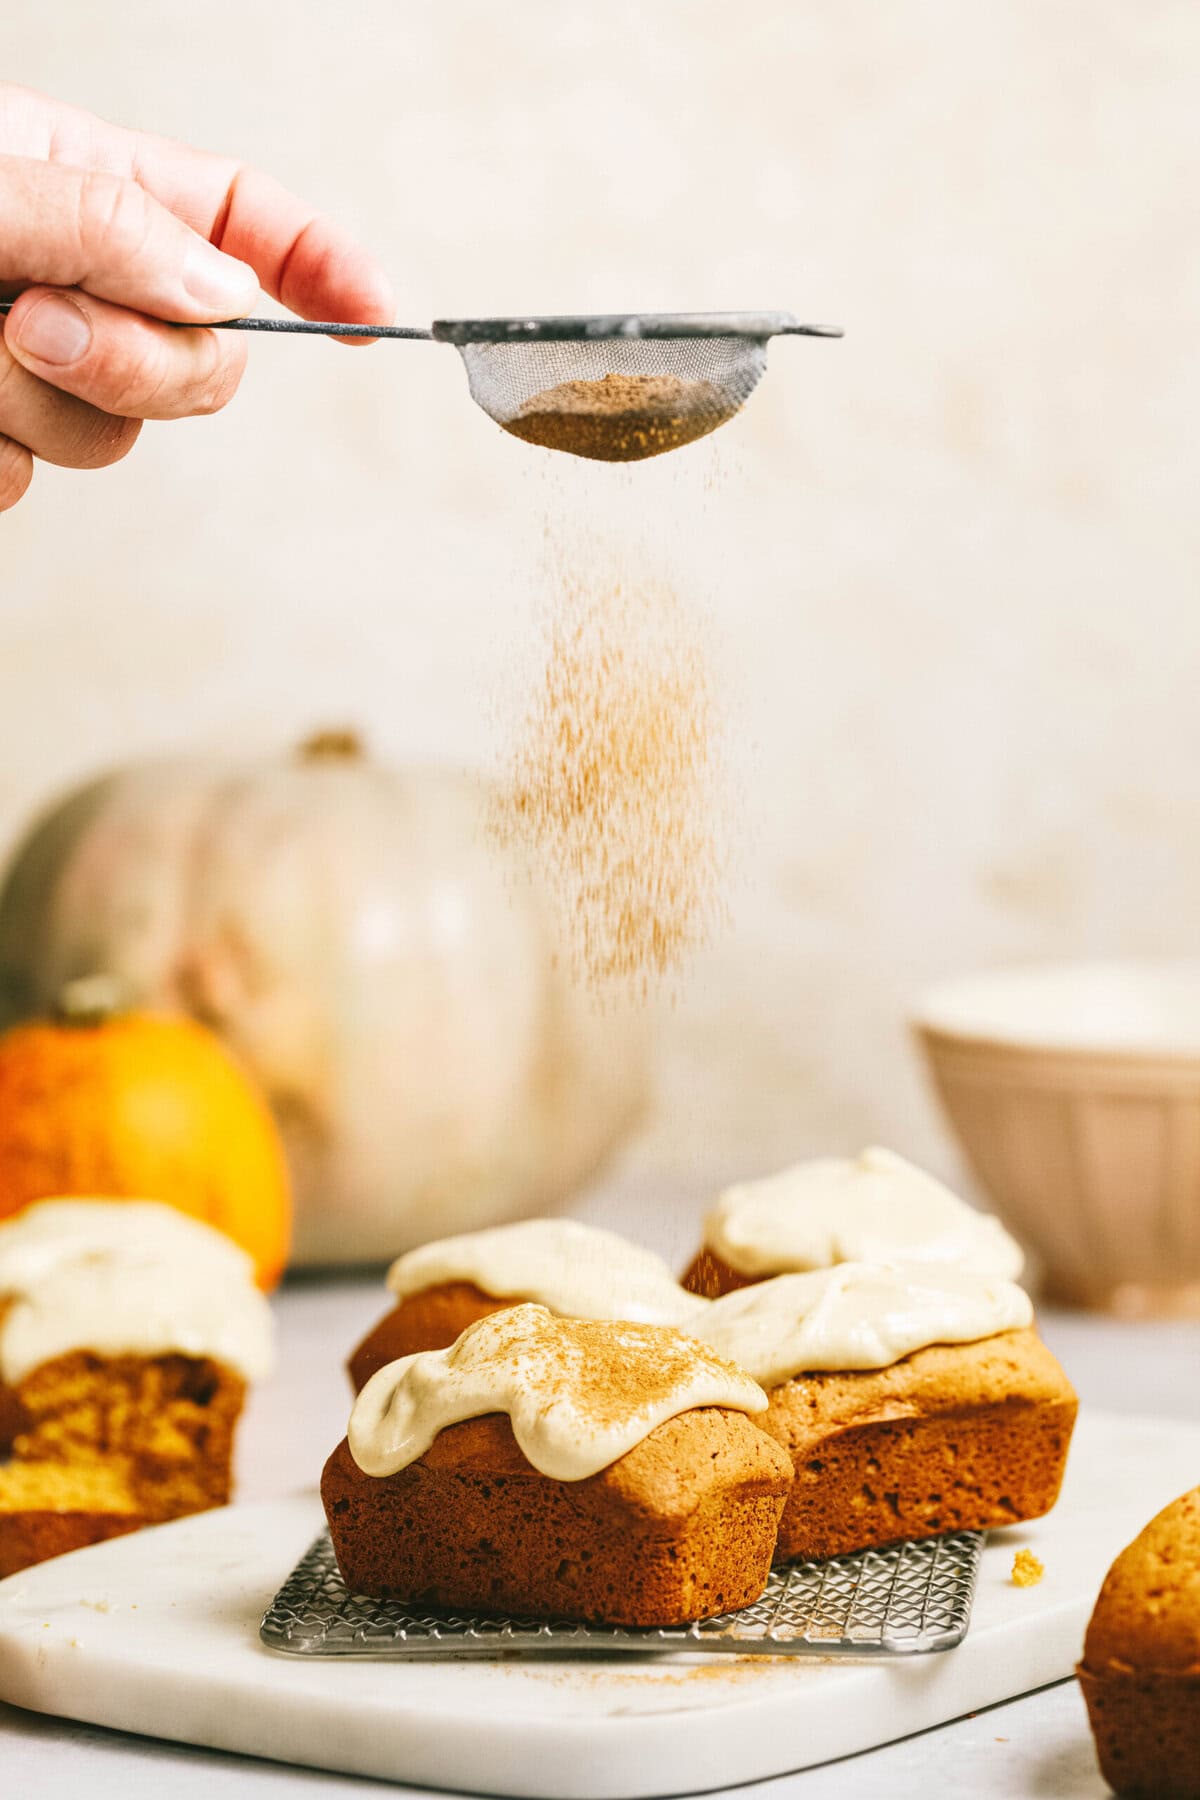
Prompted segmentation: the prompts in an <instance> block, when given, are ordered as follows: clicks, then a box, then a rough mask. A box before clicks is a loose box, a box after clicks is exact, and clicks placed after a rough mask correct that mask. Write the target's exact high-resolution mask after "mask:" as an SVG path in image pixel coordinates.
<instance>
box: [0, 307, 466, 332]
mask: <svg viewBox="0 0 1200 1800" xmlns="http://www.w3.org/2000/svg"><path fill="white" fill-rule="evenodd" d="M15 305H16V302H15V300H0V314H3V313H6V312H11V311H12V309H13V307H14V306H15ZM166 323H167V324H170V325H178V326H179V327H180V329H182V330H188V329H194V330H202V331H294V332H297V333H303V334H304V335H306V336H309V337H373V338H424V339H425V340H426V341H428V340H429V339H430V338H431V337H432V333H431V332H428V331H425V330H424V329H423V328H422V327H421V326H419V325H345V324H341V323H340V322H335V321H333V320H332V319H264V318H249V319H214V320H211V321H209V323H207V324H205V325H200V326H192V327H189V326H187V325H185V324H184V323H183V321H181V320H179V319H169V320H167V321H166Z"/></svg>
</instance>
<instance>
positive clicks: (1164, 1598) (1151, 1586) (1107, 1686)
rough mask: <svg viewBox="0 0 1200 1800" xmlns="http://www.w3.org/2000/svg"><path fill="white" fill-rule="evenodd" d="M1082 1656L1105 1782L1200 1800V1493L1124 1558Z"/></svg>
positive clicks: (1186, 1498) (1176, 1504) (1161, 1519)
mask: <svg viewBox="0 0 1200 1800" xmlns="http://www.w3.org/2000/svg"><path fill="white" fill-rule="evenodd" d="M1083 1657H1084V1659H1083V1662H1082V1663H1081V1664H1080V1666H1079V1669H1078V1671H1077V1673H1078V1675H1079V1685H1080V1687H1081V1688H1082V1689H1083V1696H1084V1699H1085V1700H1086V1702H1087V1709H1088V1717H1089V1719H1090V1720H1091V1725H1092V1733H1093V1736H1094V1737H1095V1740H1096V1754H1097V1756H1098V1757H1099V1759H1100V1767H1101V1770H1102V1771H1103V1774H1104V1778H1105V1780H1106V1781H1108V1782H1109V1783H1110V1785H1111V1786H1112V1787H1114V1788H1115V1789H1116V1791H1117V1792H1118V1793H1119V1794H1125V1795H1129V1796H1132V1797H1133V1800H1200V1488H1193V1489H1192V1490H1191V1491H1190V1492H1189V1493H1186V1494H1182V1495H1180V1497H1179V1499H1178V1500H1174V1501H1172V1502H1171V1504H1170V1506H1167V1507H1164V1509H1163V1511H1162V1512H1160V1513H1159V1514H1158V1515H1157V1516H1156V1517H1155V1518H1153V1519H1151V1521H1150V1523H1149V1524H1148V1525H1147V1526H1146V1528H1145V1530H1144V1531H1142V1532H1140V1533H1139V1535H1138V1536H1137V1537H1136V1538H1135V1539H1134V1540H1133V1542H1132V1544H1129V1545H1128V1546H1127V1547H1126V1548H1125V1549H1124V1550H1123V1551H1122V1552H1121V1554H1120V1556H1118V1558H1117V1560H1116V1562H1115V1563H1114V1564H1113V1566H1112V1568H1111V1569H1110V1570H1109V1572H1108V1574H1107V1575H1106V1576H1105V1578H1104V1585H1103V1587H1102V1588H1101V1589H1100V1595H1099V1598H1098V1599H1097V1601H1096V1605H1095V1609H1094V1611H1093V1613H1092V1617H1091V1621H1090V1623H1089V1625H1088V1629H1087V1637H1086V1639H1085V1641H1084V1652H1083Z"/></svg>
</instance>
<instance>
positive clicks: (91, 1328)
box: [0, 1200, 272, 1386]
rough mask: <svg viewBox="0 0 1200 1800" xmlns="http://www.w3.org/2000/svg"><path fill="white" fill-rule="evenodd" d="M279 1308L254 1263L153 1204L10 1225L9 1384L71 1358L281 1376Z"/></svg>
mask: <svg viewBox="0 0 1200 1800" xmlns="http://www.w3.org/2000/svg"><path fill="white" fill-rule="evenodd" d="M271 1346H272V1323H271V1309H270V1307H269V1306H268V1305H267V1302H266V1300H265V1299H264V1297H263V1295H262V1294H261V1293H259V1291H258V1289H257V1287H256V1286H255V1285H254V1268H253V1264H252V1263H251V1260H250V1258H249V1257H248V1256H247V1255H246V1253H245V1252H244V1251H243V1250H240V1249H239V1248H238V1246H237V1245H236V1244H234V1243H233V1242H231V1240H230V1239H229V1238H227V1237H225V1236H224V1235H223V1234H222V1233H221V1232H219V1231H214V1230H213V1229H212V1227H211V1226H209V1225H204V1224H202V1223H201V1222H200V1221H199V1220H198V1219H190V1218H188V1217H187V1216H186V1215H185V1214H183V1213H181V1212H179V1211H177V1210H176V1209H175V1208H174V1207H171V1206H162V1205H160V1204H159V1203H158V1202H157V1201H151V1200H111V1201H109V1200H41V1201H38V1202H37V1203H36V1204H35V1205H32V1206H27V1207H25V1208H24V1210H23V1211H21V1212H19V1213H18V1214H17V1215H16V1216H15V1217H14V1218H12V1219H8V1220H6V1221H5V1222H4V1223H3V1224H0V1379H2V1380H3V1381H5V1382H6V1383H8V1384H9V1385H10V1386H11V1385H12V1384H13V1383H15V1382H18V1381H21V1380H23V1379H24V1377H25V1376H26V1375H28V1374H29V1372H30V1370H32V1369H35V1368H37V1367H38V1365H39V1364H41V1363H44V1362H49V1361H50V1360H51V1358H53V1357H56V1356H63V1355H65V1354H66V1353H67V1352H68V1351H71V1350H94V1351H96V1352H97V1353H98V1354H100V1355H104V1356H162V1355H167V1354H170V1353H171V1352H176V1353H178V1354H180V1355H183V1356H207V1357H211V1358H212V1359H213V1360H214V1361H215V1362H220V1363H224V1364H225V1365H226V1366H227V1367H229V1368H231V1369H234V1370H236V1371H237V1373H238V1374H240V1375H242V1376H244V1377H245V1379H246V1380H247V1381H256V1380H258V1379H259V1378H260V1377H261V1376H263V1375H265V1374H267V1373H268V1372H269V1370H270V1367H271Z"/></svg>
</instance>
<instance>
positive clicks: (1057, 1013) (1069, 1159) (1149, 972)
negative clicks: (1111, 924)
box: [912, 962, 1200, 1317]
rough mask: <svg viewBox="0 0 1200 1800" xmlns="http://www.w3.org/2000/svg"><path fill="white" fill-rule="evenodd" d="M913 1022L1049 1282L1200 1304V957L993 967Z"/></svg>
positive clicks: (1126, 1303)
mask: <svg viewBox="0 0 1200 1800" xmlns="http://www.w3.org/2000/svg"><path fill="white" fill-rule="evenodd" d="M912 1023H913V1027H914V1030H915V1032H916V1035H917V1037H918V1039H919V1041H920V1043H921V1045H922V1046H923V1048H924V1051H925V1055H926V1057H927V1058H928V1062H929V1066H930V1069H931V1071H932V1075H933V1080H934V1085H935V1086H936V1089H937V1092H938V1094H939V1096H940V1098H941V1101H942V1104H943V1105H944V1107H945V1109H946V1112H947V1113H948V1115H949V1117H950V1121H951V1123H952V1125H953V1126H954V1129H955V1131H956V1132H957V1134H958V1137H959V1140H960V1142H961V1144H962V1147H963V1150H964V1151H965V1153H966V1156H967V1159H968V1161H969V1162H970V1164H971V1167H972V1169H973V1170H974V1172H975V1174H976V1176H977V1177H978V1179H979V1181H980V1183H981V1184H982V1185H983V1187H984V1188H986V1190H987V1192H988V1194H989V1195H990V1196H991V1199H992V1201H993V1203H994V1204H995V1207H996V1209H997V1211H998V1212H999V1213H1000V1215H1001V1216H1002V1217H1003V1218H1004V1219H1005V1221H1006V1223H1007V1224H1008V1225H1009V1226H1010V1228H1011V1229H1012V1230H1013V1231H1014V1232H1015V1233H1016V1234H1017V1236H1018V1237H1020V1238H1022V1239H1023V1240H1024V1242H1025V1243H1026V1244H1027V1245H1028V1246H1029V1247H1030V1248H1031V1249H1032V1250H1033V1251H1034V1253H1035V1254H1036V1256H1037V1257H1038V1259H1039V1261H1040V1263H1041V1265H1042V1270H1043V1276H1044V1292H1045V1293H1046V1294H1047V1296H1048V1297H1049V1298H1052V1299H1057V1300H1060V1301H1064V1302H1067V1303H1068V1304H1074V1305H1078V1306H1087V1307H1093V1308H1097V1309H1101V1310H1104V1311H1108V1312H1114V1313H1119V1314H1123V1315H1125V1316H1126V1317H1139V1316H1142V1317H1148V1316H1156V1315H1157V1316H1164V1315H1166V1316H1187V1317H1200V962H1173V963H1164V962H1122V963H1088V964H1068V965H1063V964H1055V965H1049V966H1044V967H1038V968H1022V969H1005V970H993V971H991V972H989V973H986V974H980V975H972V976H965V977H961V978H959V979H957V980H955V981H950V982H946V983H944V984H942V985H941V986H939V987H937V988H935V989H933V990H932V991H931V992H930V993H928V994H926V995H925V997H924V999H923V1000H922V1001H921V1003H920V1004H919V1006H918V1007H917V1009H916V1012H915V1014H914V1017H913V1020H912Z"/></svg>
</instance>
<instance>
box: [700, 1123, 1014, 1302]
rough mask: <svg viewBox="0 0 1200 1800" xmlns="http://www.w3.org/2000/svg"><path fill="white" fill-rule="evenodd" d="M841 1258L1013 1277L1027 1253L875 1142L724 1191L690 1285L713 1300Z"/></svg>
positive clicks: (984, 1216) (995, 1223) (993, 1222)
mask: <svg viewBox="0 0 1200 1800" xmlns="http://www.w3.org/2000/svg"><path fill="white" fill-rule="evenodd" d="M843 1262H919V1263H926V1262H927V1263H939V1264H940V1263H950V1264H952V1265H954V1266H956V1267H959V1268H966V1269H975V1270H977V1271H978V1272H979V1273H980V1274H982V1275H999V1276H1003V1277H1004V1278H1005V1279H1006V1280H1009V1281H1015V1280H1016V1279H1017V1277H1018V1276H1019V1275H1020V1273H1021V1268H1022V1265H1023V1262H1024V1258H1023V1256H1022V1253H1021V1247H1020V1245H1019V1244H1018V1243H1016V1242H1015V1240H1014V1239H1013V1238H1011V1237H1010V1236H1009V1235H1008V1233H1007V1231H1005V1229H1004V1227H1003V1225H1001V1223H1000V1221H999V1219H996V1218H993V1217H992V1216H991V1215H990V1214H988V1213H980V1212H976V1211H975V1209H974V1207H971V1206H968V1205H967V1204H966V1202H965V1201H963V1200H960V1199H959V1198H958V1196H957V1194H953V1193H951V1191H950V1189H949V1188H948V1187H943V1185H942V1183H941V1182H940V1181H935V1180H934V1178H933V1176H932V1175H927V1174H926V1173H925V1172H924V1170H923V1169H918V1168H916V1167H915V1166H914V1165H913V1164H912V1163H909V1162H905V1160H904V1158H903V1157H901V1156H897V1155H896V1154H895V1153H894V1152H893V1151H891V1150H880V1149H878V1148H876V1149H870V1150H864V1151H863V1152H862V1154H861V1156H857V1157H854V1158H845V1157H822V1158H820V1159H819V1160H817V1161H816V1162H807V1163H797V1164H796V1166H795V1167H794V1168H790V1169H784V1170H783V1171H782V1172H781V1173H780V1174H778V1175H771V1176H768V1177H767V1178H766V1179H765V1180H763V1181H747V1182H742V1183H739V1184H738V1185H737V1186H736V1187H731V1188H726V1190H725V1192H724V1193H723V1194H722V1195H721V1196H720V1198H719V1199H718V1201H717V1203H716V1205H715V1206H714V1207H713V1209H712V1211H711V1212H710V1213H709V1215H708V1218H707V1219H706V1220H705V1222H704V1240H703V1243H702V1244H701V1247H700V1249H699V1250H698V1252H697V1253H696V1255H695V1256H694V1257H693V1259H692V1261H691V1263H690V1265H689V1266H688V1269H687V1272H686V1273H685V1275H684V1277H683V1285H684V1287H686V1288H688V1289H689V1290H690V1291H691V1292H692V1293H694V1294H702V1295H703V1296H704V1297H705V1298H706V1299H709V1300H715V1299H716V1298H717V1297H718V1296H719V1295H721V1294H728V1293H732V1292H733V1290H734V1289H735V1288H740V1287H746V1286H748V1285H749V1284H750V1283H751V1282H754V1281H764V1280H766V1279H767V1277H768V1276H771V1275H786V1274H795V1273H800V1272H802V1271H803V1270H806V1269H826V1268H831V1267H832V1266H833V1265H834V1264H836V1263H843Z"/></svg>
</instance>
